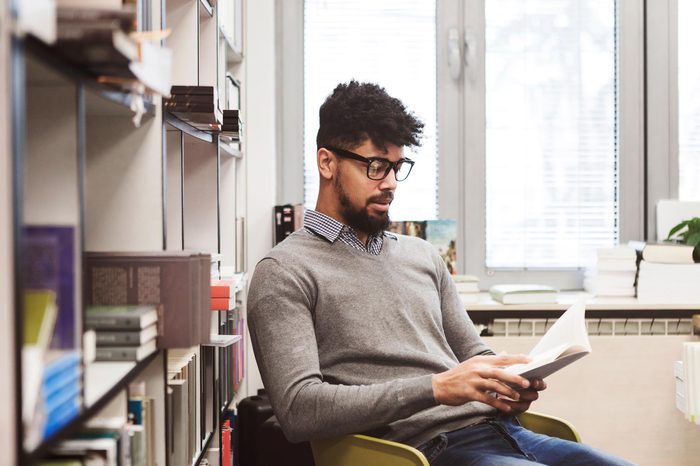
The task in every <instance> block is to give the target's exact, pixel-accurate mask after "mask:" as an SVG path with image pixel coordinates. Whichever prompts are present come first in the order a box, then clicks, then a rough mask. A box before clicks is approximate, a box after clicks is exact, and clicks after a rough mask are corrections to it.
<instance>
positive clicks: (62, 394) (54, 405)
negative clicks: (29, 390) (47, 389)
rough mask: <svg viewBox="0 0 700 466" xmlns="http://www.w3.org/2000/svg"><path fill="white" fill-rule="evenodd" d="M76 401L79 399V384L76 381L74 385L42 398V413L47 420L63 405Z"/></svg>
mask: <svg viewBox="0 0 700 466" xmlns="http://www.w3.org/2000/svg"><path fill="white" fill-rule="evenodd" d="M77 399H80V384H79V383H78V381H77V380H76V381H75V383H73V384H71V385H69V386H66V387H63V390H60V391H56V392H54V393H52V394H50V395H46V396H45V397H44V412H45V413H46V416H47V417H48V418H51V417H52V416H53V415H54V414H55V413H56V412H59V411H60V410H61V409H62V406H63V404H64V403H67V402H68V401H69V400H77Z"/></svg>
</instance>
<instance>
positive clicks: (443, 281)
mask: <svg viewBox="0 0 700 466" xmlns="http://www.w3.org/2000/svg"><path fill="white" fill-rule="evenodd" d="M435 257H436V259H434V260H435V262H436V268H437V274H438V283H439V286H440V305H441V307H442V325H443V329H444V331H445V337H446V338H447V342H448V343H449V345H450V347H451V348H452V351H453V352H454V354H455V356H457V359H458V360H459V361H460V362H462V361H466V360H467V359H469V358H471V357H473V356H477V355H482V354H494V353H493V351H492V350H491V349H490V348H489V347H488V346H486V344H485V343H484V341H483V340H482V339H481V336H479V333H478V332H477V330H476V328H475V327H474V323H473V322H472V320H471V319H470V318H469V315H468V314H467V311H466V309H465V308H464V304H463V303H462V299H461V298H460V297H459V292H458V291H457V286H456V285H455V283H454V280H452V277H451V276H450V273H449V271H448V270H447V266H446V265H445V262H444V261H443V260H442V258H440V256H439V255H437V253H436V254H435Z"/></svg>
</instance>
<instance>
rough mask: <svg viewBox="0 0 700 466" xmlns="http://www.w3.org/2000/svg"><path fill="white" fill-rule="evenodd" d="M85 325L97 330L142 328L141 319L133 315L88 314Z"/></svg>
mask: <svg viewBox="0 0 700 466" xmlns="http://www.w3.org/2000/svg"><path fill="white" fill-rule="evenodd" d="M85 326H86V327H87V328H92V329H96V330H117V329H123V330H129V329H140V328H141V319H140V318H138V317H133V316H110V317H107V316H87V318H86V319H85Z"/></svg>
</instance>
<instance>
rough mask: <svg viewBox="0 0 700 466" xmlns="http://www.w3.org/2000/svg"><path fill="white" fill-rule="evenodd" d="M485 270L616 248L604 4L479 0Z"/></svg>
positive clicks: (552, 263)
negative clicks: (482, 56)
mask: <svg viewBox="0 0 700 466" xmlns="http://www.w3.org/2000/svg"><path fill="white" fill-rule="evenodd" d="M484 18H485V89H486V91H485V109H486V112H485V113H486V115H485V127H486V135H485V171H486V174H485V177H486V182H485V190H486V225H485V228H486V233H485V236H486V244H485V248H486V257H485V262H486V267H487V268H516V269H533V268H577V267H583V266H588V265H592V264H593V262H594V260H595V257H596V249H597V248H599V247H610V246H614V245H615V244H616V243H617V242H618V238H619V228H618V176H619V174H618V169H617V167H618V150H617V126H618V113H617V105H616V102H617V89H618V84H617V73H616V58H617V53H616V45H617V44H616V11H615V1H613V0H609V1H598V0H596V1H579V0H558V1H552V0H486V3H485V14H484Z"/></svg>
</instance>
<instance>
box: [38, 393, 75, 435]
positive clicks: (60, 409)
mask: <svg viewBox="0 0 700 466" xmlns="http://www.w3.org/2000/svg"><path fill="white" fill-rule="evenodd" d="M80 409H81V407H80V398H79V397H73V398H70V399H68V400H67V401H66V402H65V403H63V404H61V405H60V406H57V407H56V409H55V410H54V411H53V413H52V414H51V416H47V417H46V424H44V434H43V435H44V438H45V439H46V438H48V437H50V436H51V435H53V434H55V433H56V432H58V430H60V429H61V427H63V426H65V425H66V424H68V423H69V422H70V421H72V420H73V419H74V418H75V417H76V416H77V415H78V414H80Z"/></svg>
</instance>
